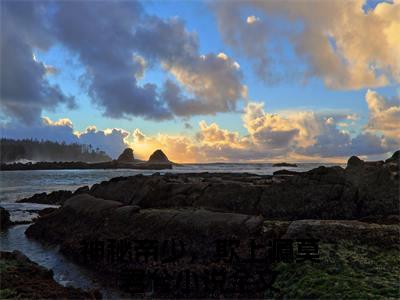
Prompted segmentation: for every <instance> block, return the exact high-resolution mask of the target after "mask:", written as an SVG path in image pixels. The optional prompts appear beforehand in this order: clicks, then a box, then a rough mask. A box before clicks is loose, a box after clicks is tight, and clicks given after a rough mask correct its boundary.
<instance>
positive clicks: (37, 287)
mask: <svg viewBox="0 0 400 300" xmlns="http://www.w3.org/2000/svg"><path fill="white" fill-rule="evenodd" d="M0 262H1V264H0V266H1V297H2V299H5V298H9V299H101V294H100V292H99V291H95V290H93V291H84V290H82V289H78V288H73V287H64V286H62V285H60V284H59V283H57V282H55V281H54V279H53V272H52V271H50V270H47V269H45V268H44V267H41V266H39V265H38V264H36V263H35V262H32V261H31V260H29V259H28V258H27V257H26V256H25V255H23V254H22V253H21V252H19V251H13V252H3V251H2V252H0Z"/></svg>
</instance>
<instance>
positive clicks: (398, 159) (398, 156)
mask: <svg viewBox="0 0 400 300" xmlns="http://www.w3.org/2000/svg"><path fill="white" fill-rule="evenodd" d="M385 163H386V164H388V163H395V164H398V165H399V164H400V150H397V151H396V152H395V153H393V155H392V157H390V158H388V159H387V160H385Z"/></svg>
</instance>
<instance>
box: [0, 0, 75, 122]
mask: <svg viewBox="0 0 400 300" xmlns="http://www.w3.org/2000/svg"><path fill="white" fill-rule="evenodd" d="M42 9H43V7H42V5H35V3H34V2H22V1H15V2H11V1H2V2H1V37H0V56H1V64H2V66H1V81H0V95H1V101H0V105H1V108H2V110H3V111H4V113H5V114H6V115H7V116H9V117H11V118H16V119H18V120H20V121H22V122H25V123H33V122H36V121H37V120H39V117H40V115H41V112H42V110H43V109H47V110H53V109H55V108H56V107H57V106H58V105H59V104H60V103H63V104H66V105H67V106H68V107H70V108H73V107H74V106H75V101H74V98H73V97H67V96H65V95H64V94H63V92H62V91H61V89H60V88H59V87H58V86H53V85H50V84H49V82H48V81H47V79H46V73H47V69H46V66H45V65H44V64H43V63H41V62H38V61H36V60H35V59H34V57H33V50H34V49H35V48H38V49H47V48H48V47H49V46H50V44H51V41H52V36H51V35H50V34H49V31H48V30H47V28H46V26H45V24H44V22H43V15H42Z"/></svg>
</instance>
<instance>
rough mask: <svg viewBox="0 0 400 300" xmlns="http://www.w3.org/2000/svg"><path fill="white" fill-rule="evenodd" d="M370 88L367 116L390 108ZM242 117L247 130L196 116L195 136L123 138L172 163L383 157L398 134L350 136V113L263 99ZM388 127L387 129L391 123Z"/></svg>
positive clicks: (141, 152) (395, 146)
mask: <svg viewBox="0 0 400 300" xmlns="http://www.w3.org/2000/svg"><path fill="white" fill-rule="evenodd" d="M371 93H372V91H369V92H368V93H367V98H372V96H373V99H375V100H377V101H378V102H377V101H375V102H373V101H372V100H371V101H372V103H373V104H372V105H370V112H371V114H372V115H373V114H374V112H375V111H376V110H377V108H379V110H378V112H382V111H386V110H388V109H389V110H390V109H391V107H392V106H391V105H390V104H387V102H385V101H383V99H384V98H382V97H381V96H380V95H378V94H376V93H375V94H371ZM382 102H383V103H382ZM372 118H373V117H372ZM242 120H243V126H244V127H245V128H246V130H247V133H246V134H244V135H241V134H239V132H236V131H230V130H228V129H224V128H221V127H220V126H219V125H218V124H217V123H215V122H214V123H210V124H208V123H207V122H205V121H200V122H199V128H198V131H197V132H196V133H195V134H194V136H187V135H168V134H158V135H155V136H146V135H145V134H144V133H142V132H141V131H140V130H138V129H137V130H136V131H135V132H137V134H136V135H137V137H136V138H135V139H134V141H128V142H130V144H131V145H132V147H134V148H135V149H136V153H138V154H139V155H140V156H141V157H142V158H147V156H148V155H149V154H150V153H151V152H152V151H154V149H157V148H161V149H163V150H165V151H166V153H168V156H169V157H170V158H171V159H172V160H174V161H177V162H198V161H201V162H215V161H230V162H238V161H271V160H288V159H289V160H308V161H310V160H313V161H333V160H338V159H339V160H341V161H344V160H345V159H347V158H348V157H349V156H351V155H362V156H374V157H377V156H379V155H380V156H384V155H387V153H389V152H392V151H395V150H397V149H398V148H399V147H400V142H399V139H398V138H397V139H396V138H393V136H390V135H388V134H387V132H386V131H384V130H382V129H383V128H380V131H381V133H379V132H377V131H376V132H371V131H370V130H369V129H368V130H364V131H362V132H361V133H359V134H357V135H351V134H350V133H349V132H348V131H346V130H347V129H351V127H352V126H353V125H355V123H353V122H355V121H357V120H358V116H356V115H355V114H344V113H330V114H326V113H315V112H312V111H286V112H281V113H277V114H270V113H267V112H266V111H265V109H264V103H256V102H250V103H248V104H247V106H246V107H245V109H244V113H243V115H242ZM371 120H373V119H370V122H369V124H370V123H371ZM349 121H350V123H349ZM343 123H344V124H346V126H343ZM383 124H384V123H383ZM395 124H396V123H395ZM343 127H344V128H346V130H343V129H342V128H343ZM388 129H389V131H390V130H392V127H390V128H388ZM382 131H383V133H384V134H382Z"/></svg>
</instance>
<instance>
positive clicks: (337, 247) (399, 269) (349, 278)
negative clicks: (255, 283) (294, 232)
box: [266, 242, 400, 299]
mask: <svg viewBox="0 0 400 300" xmlns="http://www.w3.org/2000/svg"><path fill="white" fill-rule="evenodd" d="M274 270H275V271H277V272H278V276H277V278H276V280H275V282H274V284H273V288H274V290H273V291H269V293H268V295H266V296H267V298H270V297H272V298H284V299H293V298H295V299H299V298H302V299H304V298H307V299H310V298H323V299H399V298H400V251H399V249H394V248H392V249H383V248H379V247H373V246H366V245H356V244H354V243H352V242H340V243H338V244H321V245H320V262H309V261H307V262H302V263H292V264H288V263H279V264H277V265H275V267H274Z"/></svg>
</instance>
